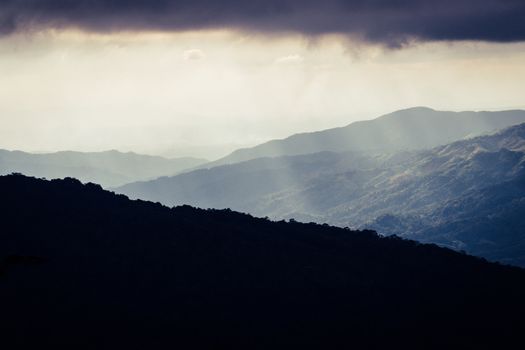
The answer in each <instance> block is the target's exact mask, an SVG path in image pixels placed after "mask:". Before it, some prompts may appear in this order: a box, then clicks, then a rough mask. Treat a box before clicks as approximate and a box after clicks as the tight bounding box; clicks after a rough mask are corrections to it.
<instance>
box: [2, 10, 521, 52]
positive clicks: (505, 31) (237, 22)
mask: <svg viewBox="0 0 525 350" xmlns="http://www.w3.org/2000/svg"><path fill="white" fill-rule="evenodd" d="M524 18H525V1H523V0H441V1H435V0H320V1H316V0H281V1H279V0H156V1H151V0H0V33H2V34H4V35H5V34H9V33H12V32H16V31H26V30H39V29H48V28H63V27H77V28H82V29H86V30H91V31H102V32H107V31H120V30H170V31H171V30H173V31H176V30H195V29H210V28H230V29H242V30H252V31H258V32H283V31H293V32H299V33H304V34H312V35H316V34H325V33H343V34H348V35H351V36H355V37H359V38H361V39H364V40H367V41H372V42H380V43H384V44H387V45H399V44H402V43H403V42H406V41H408V40H422V41H433V40H482V41H492V42H512V41H523V40H524V39H525V20H523V19H524Z"/></svg>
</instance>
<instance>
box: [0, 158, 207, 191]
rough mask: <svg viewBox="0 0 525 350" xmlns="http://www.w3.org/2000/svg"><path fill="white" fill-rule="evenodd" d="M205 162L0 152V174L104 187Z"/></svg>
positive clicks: (154, 176)
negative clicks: (71, 180)
mask: <svg viewBox="0 0 525 350" xmlns="http://www.w3.org/2000/svg"><path fill="white" fill-rule="evenodd" d="M205 162H206V160H204V159H198V158H191V157H182V158H173V159H169V158H163V157H158V156H149V155H142V154H137V153H133V152H128V153H123V152H118V151H115V150H112V151H105V152H74V151H62V152H55V153H41V154H35V153H27V152H21V151H6V150H0V174H4V175H5V174H9V173H12V172H19V173H23V174H26V175H33V176H37V177H45V178H50V179H52V178H64V177H75V178H77V179H79V180H81V181H83V182H94V183H98V184H101V185H102V186H104V187H111V186H119V185H123V184H126V183H129V182H134V181H140V180H147V179H153V178H157V177H160V176H166V175H175V174H177V173H178V172H181V171H183V170H186V169H189V168H193V167H195V166H198V165H200V164H203V163H205Z"/></svg>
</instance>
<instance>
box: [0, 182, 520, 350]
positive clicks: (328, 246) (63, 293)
mask: <svg viewBox="0 0 525 350" xmlns="http://www.w3.org/2000/svg"><path fill="white" fill-rule="evenodd" d="M0 191H1V192H2V196H1V197H0V210H1V212H2V217H3V222H2V225H3V227H2V231H1V232H0V237H1V242H2V244H1V245H0V261H1V260H3V259H11V260H13V258H8V257H10V256H11V257H15V256H16V257H18V258H15V259H14V260H17V261H21V260H22V261H23V260H24V258H20V257H26V260H27V259H29V260H31V259H37V260H38V261H44V263H40V264H34V265H31V267H30V268H24V269H20V268H18V267H17V266H13V267H12V268H9V270H8V271H7V273H4V274H3V275H2V276H1V277H0V285H1V289H0V292H1V293H2V294H1V298H0V303H1V305H0V307H1V309H2V322H3V323H4V324H2V325H1V326H2V330H4V331H5V334H6V337H4V339H3V342H4V344H9V342H13V343H18V345H20V344H22V345H24V346H29V345H31V346H36V345H39V346H42V345H48V344H52V345H57V344H59V345H69V346H74V347H75V348H78V347H91V348H93V347H98V348H100V347H101V346H104V345H112V346H116V347H119V348H141V347H142V348H143V347H144V346H150V347H151V346H153V347H158V346H169V347H177V346H188V345H191V346H193V347H195V346H199V347H206V348H231V347H237V346H238V347H249V348H285V347H287V348H289V347H290V346H298V345H306V346H310V347H319V348H326V347H327V346H328V347H334V346H341V345H343V346H344V347H350V346H355V345H356V344H360V343H361V342H363V343H366V344H367V345H368V346H375V345H377V346H384V345H387V344H388V345H392V344H393V343H392V336H393V335H395V336H396V337H398V338H400V339H401V340H403V342H404V343H406V342H407V341H408V342H409V343H410V342H414V341H415V340H416V339H419V337H421V339H423V338H425V339H426V343H425V344H427V346H428V345H429V344H430V345H432V344H436V343H435V342H438V341H439V343H440V344H445V345H447V344H448V345H450V344H454V345H458V344H463V342H464V343H465V344H467V343H468V344H469V345H471V346H472V345H480V344H484V345H486V344H487V342H488V341H489V340H490V339H489V338H490V337H491V336H501V335H502V334H505V337H506V338H505V339H508V340H512V339H513V338H514V337H516V338H517V337H519V336H521V334H522V332H523V331H524V330H525V325H524V320H523V318H522V315H523V313H524V312H525V301H524V300H523V297H522V296H523V293H524V292H525V272H524V271H523V270H521V269H518V268H512V267H507V266H502V265H498V264H494V263H488V262H486V261H484V260H483V259H479V258H474V257H471V256H467V255H464V254H460V253H457V252H454V251H452V250H448V249H443V248H439V247H438V246H435V245H425V244H418V243H416V242H414V241H408V240H404V239H401V238H399V237H395V236H393V237H386V238H384V237H380V236H378V235H377V234H375V232H373V231H352V230H348V229H342V228H336V227H331V226H328V225H319V224H304V223H297V222H293V221H292V222H284V221H280V222H271V221H269V220H266V219H261V218H254V217H252V216H250V215H247V214H241V213H236V212H232V211H230V210H202V209H195V208H192V207H189V206H181V207H175V208H167V207H165V206H162V205H160V204H158V203H151V202H144V201H140V200H137V201H131V200H129V199H128V198H127V197H125V196H123V195H115V194H113V193H111V192H108V191H104V190H102V188H101V187H100V186H98V185H94V184H86V185H82V184H81V183H80V182H79V181H77V180H74V179H64V180H53V181H45V180H41V179H35V178H29V177H25V176H22V175H11V176H3V177H0ZM31 257H35V258H31ZM36 257H38V258H36ZM40 259H43V260H40ZM31 261H33V260H31ZM15 265H16V264H15ZM498 339H499V338H498ZM499 344H500V345H501V343H499Z"/></svg>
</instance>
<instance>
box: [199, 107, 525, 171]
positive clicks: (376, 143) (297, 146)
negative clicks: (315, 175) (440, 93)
mask: <svg viewBox="0 0 525 350" xmlns="http://www.w3.org/2000/svg"><path fill="white" fill-rule="evenodd" d="M524 122H525V111H522V110H511V111H503V112H446V111H436V110H433V109H430V108H427V107H415V108H409V109H404V110H400V111H397V112H393V113H390V114H386V115H384V116H381V117H379V118H376V119H373V120H367V121H359V122H355V123H352V124H350V125H348V126H345V127H341V128H334V129H328V130H323V131H318V132H311V133H303V134H295V135H292V136H290V137H288V138H286V139H283V140H273V141H270V142H267V143H263V144H261V145H258V146H255V147H252V148H245V149H239V150H236V151H234V152H233V153H231V154H230V155H228V156H226V157H224V158H222V159H219V160H217V161H215V162H211V163H209V164H207V165H206V167H212V166H217V165H223V164H231V163H237V162H240V161H246V160H250V159H255V158H261V157H279V156H290V155H299V154H308V153H317V152H322V151H331V152H345V151H354V152H355V151H373V152H385V151H388V152H391V151H399V150H414V149H424V148H432V147H435V146H439V145H444V144H447V143H450V142H454V141H458V140H461V139H463V138H467V137H472V136H478V135H481V134H485V133H490V132H494V131H496V130H499V129H503V128H505V127H508V126H511V125H516V124H520V123H524Z"/></svg>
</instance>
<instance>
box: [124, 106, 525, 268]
mask: <svg viewBox="0 0 525 350" xmlns="http://www.w3.org/2000/svg"><path fill="white" fill-rule="evenodd" d="M416 110H417V109H416ZM416 110H410V113H409V114H410V116H412V113H413V112H414V111H416ZM509 113H510V114H506V113H503V114H502V115H503V116H507V115H517V114H515V113H518V112H509ZM518 114H519V113H518ZM522 114H523V112H522ZM467 115H472V114H467ZM489 115H491V116H492V118H493V119H494V120H497V115H498V114H489ZM389 118H394V117H393V116H390V117H389ZM422 118H423V120H425V118H426V117H425V116H423V117H422ZM380 119H381V118H380ZM387 119H388V118H387ZM503 119H504V118H503ZM390 124H391V123H390ZM493 125H494V124H493ZM460 129H461V128H460ZM477 131H479V129H478V130H477ZM436 134H439V132H436ZM436 139H438V137H437V136H436V137H434V140H436ZM442 139H443V138H442ZM436 142H437V141H436ZM432 143H435V141H431V142H429V143H428V144H432ZM524 145H525V124H520V125H517V126H513V127H509V128H507V129H504V130H502V131H499V132H496V133H493V134H490V135H484V136H478V137H472V138H467V139H463V140H460V141H456V142H452V143H449V144H446V145H440V146H436V147H433V148H431V149H414V148H409V149H404V150H401V151H399V150H398V151H396V150H390V151H389V150H382V151H378V150H374V151H372V150H371V149H369V150H367V151H362V150H361V151H351V152H350V151H347V152H329V151H323V152H318V153H314V154H306V155H298V156H283V157H272V158H269V157H266V158H258V159H253V160H249V161H244V162H239V163H236V164H230V165H225V166H216V167H212V168H209V169H199V170H196V171H193V172H187V173H183V174H180V175H178V176H175V177H164V178H160V179H157V180H154V181H149V182H138V183H133V184H128V185H125V186H123V187H120V188H117V189H116V191H117V192H119V193H123V194H126V195H128V196H130V197H132V198H142V199H147V200H152V201H158V202H161V203H164V204H167V205H178V204H190V205H195V206H199V207H203V208H208V207H209V208H232V209H234V210H239V211H243V212H248V213H251V214H253V215H258V216H269V217H270V218H273V219H289V218H294V219H296V220H300V221H305V222H309V221H314V222H319V223H322V222H327V223H329V224H334V225H338V226H341V227H344V226H349V227H353V228H374V229H376V230H377V231H378V232H379V233H381V234H384V235H391V234H398V235H403V236H406V237H410V238H414V239H418V240H420V241H423V242H434V243H438V244H440V245H444V246H448V247H451V248H454V249H457V250H466V251H467V252H469V253H472V254H476V255H479V256H484V257H487V258H489V259H492V260H498V261H503V262H506V263H511V264H516V265H520V266H525V254H524V252H525V250H524V249H521V247H523V245H524V244H525V243H524V242H525V240H524V238H525V235H524V232H523V228H524V227H525V222H524V221H523V219H521V217H520V215H519V212H520V210H521V209H520V208H522V206H523V203H524V200H525V196H524V185H523V184H524V180H525V146H524ZM473 203H475V204H476V206H474V205H473ZM473 208H477V209H475V210H474V209H473Z"/></svg>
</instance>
